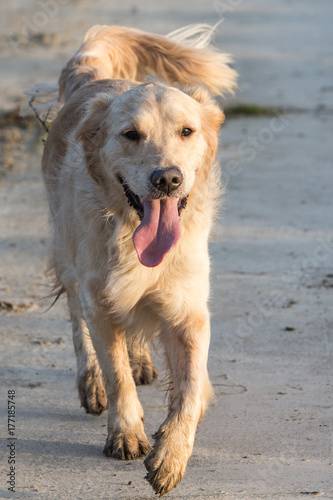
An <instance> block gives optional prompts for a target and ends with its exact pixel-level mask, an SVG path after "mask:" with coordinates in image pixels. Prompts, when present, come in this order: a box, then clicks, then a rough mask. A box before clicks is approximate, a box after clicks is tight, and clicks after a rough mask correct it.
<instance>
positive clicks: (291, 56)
mask: <svg viewBox="0 0 333 500" xmlns="http://www.w3.org/2000/svg"><path fill="white" fill-rule="evenodd" d="M51 3H52V2H49V3H48V5H49V9H51V7H50V4H51ZM46 4H47V2H46V1H41V2H37V1H32V0H29V1H24V0H15V1H14V0H13V1H11V2H9V0H8V1H7V0H5V2H2V3H1V6H0V20H1V21H0V23H1V33H2V35H1V39H0V48H1V53H0V58H1V64H0V76H1V78H0V91H1V92H0V94H1V95H0V109H2V110H6V109H7V110H8V109H12V108H13V107H14V106H15V105H16V103H17V101H18V99H19V96H20V93H21V90H22V88H24V87H26V86H29V85H31V84H34V83H36V82H38V81H45V80H47V81H49V82H54V81H56V80H57V77H58V74H59V70H60V68H61V67H62V65H63V64H64V62H65V61H66V60H67V59H68V58H69V57H70V55H71V54H72V53H73V51H74V50H75V49H76V47H77V45H78V42H79V40H80V37H81V36H82V34H83V33H84V31H85V30H86V29H87V28H88V27H89V26H90V25H92V24H95V23H107V24H112V23H118V24H125V25H128V26H137V27H139V28H142V29H146V30H150V31H155V32H160V33H167V32H169V31H171V30H174V29H176V28H178V27H180V26H181V25H184V24H189V23H194V22H209V23H212V24H213V23H215V22H217V21H218V20H219V19H220V17H221V15H222V14H223V15H224V17H225V21H224V23H223V24H222V25H221V27H220V30H219V34H218V35H217V37H216V43H217V45H218V46H221V47H223V49H224V50H225V51H227V52H231V53H232V54H233V55H234V56H235V60H236V67H237V69H238V71H239V72H240V74H241V78H240V88H241V89H242V92H241V93H238V94H237V95H236V96H235V98H234V99H231V100H230V101H228V103H226V104H228V105H230V104H232V103H234V102H243V103H252V104H258V105H262V106H269V107H279V108H281V109H283V110H284V111H285V113H284V114H283V115H280V114H278V115H277V116H261V115H260V114H259V115H258V116H252V115H251V116H245V117H243V118H239V117H238V118H237V119H236V118H232V117H231V116H230V118H229V119H227V121H226V124H225V126H224V127H223V130H222V134H221V149H220V159H221V164H222V167H223V177H224V180H225V183H226V194H225V199H224V204H223V209H222V218H221V221H220V222H219V224H217V227H216V231H215V235H214V239H213V241H212V244H211V254H212V299H211V310H212V341H211V350H210V357H209V371H210V375H211V380H212V382H213V385H214V387H215V391H216V401H215V403H213V404H212V406H211V408H210V410H209V411H208V413H207V416H206V418H205V421H204V422H203V425H202V426H201V428H200V429H199V430H198V433H197V438H196V444H195V449H194V453H193V456H192V458H191V460H190V462H189V465H188V469H187V473H186V476H185V478H184V479H183V481H182V482H181V483H180V484H179V486H178V488H177V489H176V490H173V491H172V492H171V493H170V494H169V495H168V496H169V498H174V499H178V498H179V499H180V498H183V499H222V498H228V499H230V500H231V499H233V500H238V499H240V500H243V499H244V500H254V499H263V500H270V499H274V500H276V499H279V500H280V499H281V500H282V499H283V500H284V499H290V500H294V499H303V498H304V499H306V498H312V497H314V496H321V497H322V498H325V499H326V498H327V499H328V498H333V467H332V466H333V457H332V426H333V423H332V418H333V410H332V384H333V371H332V348H333V315H332V310H333V227H332V223H333V210H332V209H333V196H332V177H333V174H332V166H333V165H332V156H333V154H332V153H333V146H332V137H333V121H332V119H333V65H332V62H333V55H332V46H333V30H332V20H333V4H332V2H331V1H330V0H320V2H313V1H309V0H303V1H301V0H293V1H292V2H291V1H287V0H281V1H277V0H276V1H273V0H271V1H263V0H262V1H259V0H253V1H251V2H245V1H242V0H240V1H238V0H237V1H236V0H226V1H222V0H220V1H219V0H217V1H215V2H211V3H204V2H199V1H195V2H189V1H188V0H184V1H183V2H179V1H177V2H176V1H174V0H172V1H169V2H155V3H153V2H148V1H146V0H144V1H142V2H140V4H134V3H133V2H131V1H129V0H123V1H122V2H119V1H114V2H108V1H106V0H95V1H94V2H90V1H88V0H86V1H81V0H68V1H66V0H54V1H53V3H52V5H53V6H55V7H53V10H49V13H45V12H46V10H45V9H46V7H45V5H46ZM41 5H43V6H44V8H42V6H41ZM43 12H44V17H43V15H42V14H41V13H43ZM43 23H44V24H43ZM42 24H43V26H39V25H42ZM0 132H1V134H2V135H0V140H1V146H2V147H3V151H5V152H6V151H8V147H9V146H8V144H9V145H11V148H10V151H11V152H10V154H11V155H12V158H14V160H15V161H14V160H13V161H12V163H13V164H14V168H13V169H12V171H11V173H9V174H8V175H7V176H5V177H4V179H3V180H2V182H1V183H0V238H1V239H0V256H1V259H0V273H1V275H0V300H1V301H2V302H1V303H0V304H1V306H0V325H1V327H0V342H1V350H0V363H1V368H0V387H1V389H0V394H1V403H0V407H1V415H0V431H1V438H2V441H1V448H0V459H1V462H0V498H26V499H35V498H36V499H84V500H95V499H110V500H113V499H117V500H118V499H124V500H125V499H126V500H139V499H152V498H154V495H153V492H152V490H151V488H150V486H149V485H148V483H147V482H146V481H144V479H143V477H144V475H145V470H144V465H143V462H142V460H138V461H134V462H119V461H116V460H112V459H106V458H105V457H104V456H103V455H102V448H103V444H104V441H105V438H106V415H102V416H101V417H99V418H94V417H91V416H89V415H86V414H85V413H84V411H83V410H82V409H80V407H79V402H78V397H77V393H76V388H75V358H74V352H73V348H72V341H71V331H70V323H69V321H68V316H67V311H66V306H65V302H64V301H59V303H57V304H56V306H54V307H53V308H52V309H51V310H50V311H48V312H45V310H46V309H47V307H48V305H49V302H48V301H45V300H42V298H43V296H44V295H45V294H46V293H47V292H48V288H47V280H46V278H45V277H44V270H45V267H46V262H47V249H48V243H49V231H48V224H47V205H46V199H45V195H44V190H43V186H42V182H41V175H40V155H41V148H42V147H41V145H40V144H39V145H38V146H37V145H36V144H35V143H34V142H31V141H30V142H29V145H28V146H27V148H25V149H22V144H23V143H24V142H25V140H26V137H27V135H26V134H27V132H26V131H22V130H19V129H14V130H10V131H9V132H8V131H6V130H5V131H3V130H2V129H1V130H0ZM29 137H30V136H29ZM13 145H14V146H13ZM6 148H7V149H6ZM20 148H21V149H20ZM8 161H9V163H10V159H9V160H8ZM156 362H157V364H158V365H159V366H160V365H161V360H159V359H158V358H157V361H156ZM8 391H15V396H16V399H15V401H16V417H15V419H16V422H15V425H16V428H15V437H17V441H16V443H15V454H16V455H15V458H16V464H15V465H16V478H15V482H16V493H12V492H10V491H8V490H7V488H8V484H7V483H6V481H7V474H8V473H9V470H10V469H9V468H10V465H9V464H8V457H9V453H10V448H8V447H7V446H6V445H7V444H8V441H7V437H9V436H8V429H7V399H8V398H7V394H8ZM138 392H139V397H140V400H141V402H142V404H143V407H144V411H145V416H146V431H147V435H148V436H150V435H151V434H152V433H153V432H154V431H156V429H157V428H158V425H159V424H160V423H161V422H162V421H163V418H164V416H165V413H166V406H165V405H166V401H165V398H164V392H163V384H162V376H161V377H160V381H159V382H158V383H156V384H154V385H153V386H152V387H143V388H139V390H138ZM10 394H12V393H10Z"/></svg>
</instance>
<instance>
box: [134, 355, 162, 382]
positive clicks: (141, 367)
mask: <svg viewBox="0 0 333 500" xmlns="http://www.w3.org/2000/svg"><path fill="white" fill-rule="evenodd" d="M131 366H132V373H133V378H134V382H135V384H136V385H146V384H151V383H152V382H153V381H154V380H155V379H157V369H156V366H155V365H154V363H153V361H151V360H145V359H141V360H133V361H132V362H131Z"/></svg>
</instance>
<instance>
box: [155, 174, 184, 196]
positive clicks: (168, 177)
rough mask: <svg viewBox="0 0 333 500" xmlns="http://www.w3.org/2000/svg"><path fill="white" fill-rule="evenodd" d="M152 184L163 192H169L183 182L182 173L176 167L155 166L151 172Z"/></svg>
mask: <svg viewBox="0 0 333 500" xmlns="http://www.w3.org/2000/svg"><path fill="white" fill-rule="evenodd" d="M150 180H151V182H152V184H153V186H154V187H155V188H156V189H158V190H159V191H162V193H165V194H171V193H172V192H173V191H175V190H176V189H177V188H178V187H179V186H180V185H181V183H182V182H183V174H182V173H181V171H180V170H179V168H178V167H168V168H157V169H156V170H154V171H153V172H152V174H151V177H150Z"/></svg>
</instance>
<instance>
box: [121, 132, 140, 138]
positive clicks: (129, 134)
mask: <svg viewBox="0 0 333 500" xmlns="http://www.w3.org/2000/svg"><path fill="white" fill-rule="evenodd" d="M123 136H124V137H127V139H130V140H131V141H138V140H139V139H140V134H139V132H137V131H136V130H128V132H125V133H124V134H123Z"/></svg>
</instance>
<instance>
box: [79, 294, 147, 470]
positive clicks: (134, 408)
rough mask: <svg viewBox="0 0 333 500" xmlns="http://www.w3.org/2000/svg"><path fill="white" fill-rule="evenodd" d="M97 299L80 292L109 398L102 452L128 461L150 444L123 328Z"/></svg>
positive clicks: (145, 452) (143, 452) (145, 451)
mask: <svg viewBox="0 0 333 500" xmlns="http://www.w3.org/2000/svg"><path fill="white" fill-rule="evenodd" d="M98 302H99V304H98V303H97V301H96V300H94V299H91V296H90V297H89V300H86V294H81V303H82V305H83V311H84V315H85V319H86V321H87V324H88V326H89V330H90V334H91V338H92V341H93V344H94V348H95V350H96V353H97V357H98V360H99V363H100V366H101V368H102V372H103V376H104V381H105V389H106V393H107V397H108V406H109V414H108V437H107V440H106V444H105V448H104V453H105V455H107V456H109V457H114V458H119V459H122V460H129V459H132V458H137V457H140V456H141V455H147V454H148V453H149V452H150V450H151V446H150V444H149V442H148V440H147V437H146V434H145V432H144V426H143V422H144V416H143V409H142V406H141V404H140V402H139V399H138V396H137V392H136V387H135V382H134V379H133V375H132V370H131V366H130V360H129V356H128V353H127V346H126V336H125V331H124V329H122V328H121V327H119V325H116V324H115V323H114V322H113V321H112V317H111V315H110V313H109V311H108V310H107V308H106V307H104V306H101V305H100V303H101V301H98Z"/></svg>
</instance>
